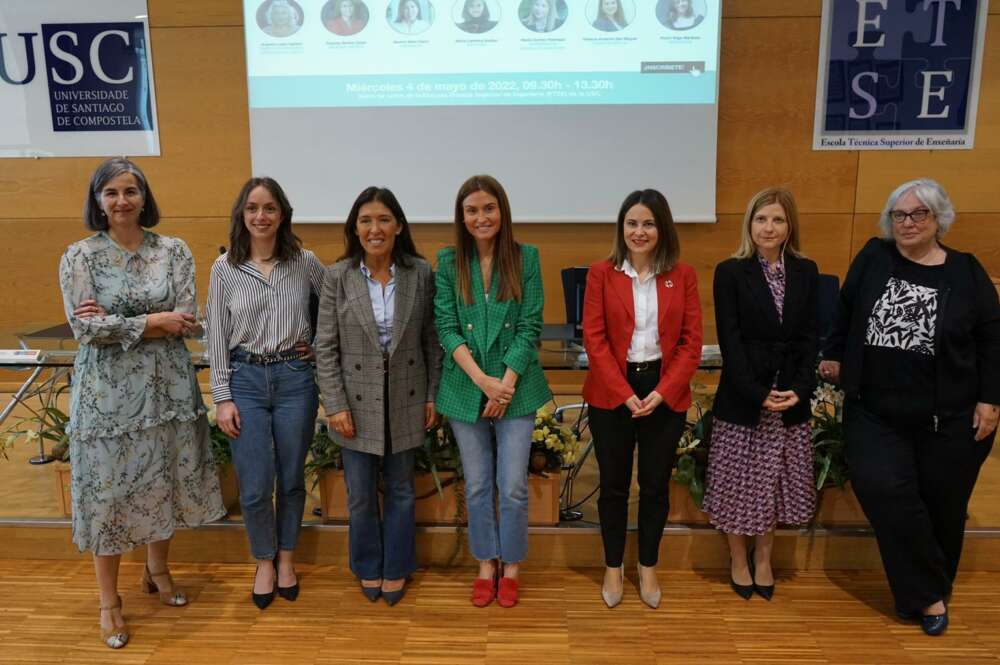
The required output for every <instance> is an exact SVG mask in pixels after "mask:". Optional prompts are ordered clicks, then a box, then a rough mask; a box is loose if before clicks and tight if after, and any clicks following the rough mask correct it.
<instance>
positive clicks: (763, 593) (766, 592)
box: [747, 547, 774, 600]
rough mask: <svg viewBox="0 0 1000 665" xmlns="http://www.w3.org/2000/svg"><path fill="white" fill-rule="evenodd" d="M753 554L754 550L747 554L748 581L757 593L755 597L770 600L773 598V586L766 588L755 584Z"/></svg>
mask: <svg viewBox="0 0 1000 665" xmlns="http://www.w3.org/2000/svg"><path fill="white" fill-rule="evenodd" d="M753 552H754V548H752V547H751V548H750V551H748V552H747V565H748V566H750V579H751V580H753V590H754V591H755V592H757V595H758V596H760V597H761V598H763V599H764V600H771V598H773V597H774V585H773V584H769V585H767V586H765V585H763V584H757V579H756V577H757V570H756V566H754V563H753Z"/></svg>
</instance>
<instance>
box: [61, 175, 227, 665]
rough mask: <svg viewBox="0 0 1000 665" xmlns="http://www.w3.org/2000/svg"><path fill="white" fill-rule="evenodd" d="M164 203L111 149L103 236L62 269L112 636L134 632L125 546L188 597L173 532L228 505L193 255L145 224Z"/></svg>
mask: <svg viewBox="0 0 1000 665" xmlns="http://www.w3.org/2000/svg"><path fill="white" fill-rule="evenodd" d="M158 221H159V210H158V209H157V206H156V201H155V200H154V198H153V194H152V192H151V191H150V190H149V187H148V185H147V184H146V178H145V176H144V175H143V174H142V171H141V170H139V167H138V166H136V165H135V164H133V163H132V162H130V161H128V160H126V159H110V160H108V161H106V162H104V163H103V164H101V165H100V166H99V167H98V168H97V170H96V171H95V172H94V175H93V176H92V177H91V181H90V186H89V188H88V190H87V200H86V204H85V206H84V222H85V224H86V226H87V228H88V229H91V230H94V231H97V233H96V234H94V235H92V236H90V237H89V238H86V239H84V240H81V241H79V242H76V243H73V244H72V245H70V246H69V248H68V249H67V250H66V253H65V254H64V255H63V257H62V261H61V262H60V265H59V283H60V286H61V287H62V295H63V304H64V306H65V309H66V317H67V319H68V320H69V324H70V327H71V328H72V330H73V335H74V336H75V337H76V339H77V340H78V341H79V343H80V348H79V351H78V352H77V356H76V364H75V367H74V378H73V393H72V402H71V405H70V431H69V434H70V460H71V463H72V466H73V471H72V488H73V541H74V542H75V543H76V544H77V546H78V547H79V548H80V550H81V551H83V550H90V551H92V552H93V554H94V568H95V571H96V576H97V584H98V587H99V589H100V595H101V636H102V641H103V642H104V643H105V644H106V645H107V646H109V647H111V648H113V649H118V648H121V647H123V646H125V644H126V643H127V642H128V638H129V632H128V626H127V624H126V623H125V620H124V618H123V615H122V604H121V598H120V596H119V595H118V590H117V587H118V565H119V562H120V561H121V555H122V553H123V552H127V551H129V550H132V549H134V548H136V547H138V546H140V545H146V546H147V557H146V559H147V564H146V568H145V570H144V571H143V576H142V580H141V587H142V588H143V590H145V591H146V592H148V593H154V592H157V593H159V598H160V601H161V602H163V603H164V604H166V605H173V606H179V605H185V604H187V598H186V596H185V595H184V593H183V592H182V591H180V590H179V589H178V588H177V587H175V586H174V583H173V580H172V579H171V577H170V572H169V570H168V568H167V552H168V549H169V547H170V538H171V536H172V535H173V533H174V530H175V529H176V528H178V527H192V526H197V525H199V524H203V523H205V522H210V521H212V520H215V519H218V518H220V517H222V516H223V515H224V514H225V509H224V508H223V506H222V498H221V495H220V493H219V481H218V476H217V474H216V471H215V465H214V463H213V460H212V455H211V449H210V445H209V438H208V423H207V420H206V418H205V407H204V404H203V403H202V399H201V393H200V391H199V388H198V382H197V380H196V378H195V371H194V367H193V366H192V364H191V356H190V354H189V353H188V351H187V348H186V347H185V345H184V339H183V338H184V336H185V335H187V334H189V333H191V332H192V330H193V328H194V325H195V318H194V312H195V307H196V305H195V302H196V301H195V283H194V260H193V259H192V257H191V252H190V250H189V249H188V248H187V245H185V244H184V242H183V241H181V240H179V239H177V238H168V237H165V236H160V235H157V234H155V233H151V232H149V231H147V230H146V228H149V227H151V226H154V225H155V224H156V223H157V222H158Z"/></svg>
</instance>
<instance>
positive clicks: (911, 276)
mask: <svg viewBox="0 0 1000 665" xmlns="http://www.w3.org/2000/svg"><path fill="white" fill-rule="evenodd" d="M893 251H894V252H895V250H893ZM942 270H943V266H925V265H921V264H918V263H914V262H912V261H908V260H907V259H906V258H904V257H903V256H902V255H900V254H899V253H898V252H896V253H895V267H894V269H893V271H892V276H891V277H890V278H889V280H888V282H886V285H885V289H884V290H883V291H882V295H881V296H879V297H878V299H877V300H876V301H875V305H874V306H873V307H872V311H871V314H870V315H869V317H868V325H867V326H866V328H865V361H864V369H863V372H862V374H863V375H862V380H861V384H862V386H861V399H862V401H863V402H864V404H865V407H866V408H867V409H868V410H869V411H870V412H872V413H874V414H877V415H879V416H881V417H883V418H887V419H889V420H892V421H894V422H920V421H923V420H926V419H927V418H929V417H930V416H931V414H933V413H934V411H935V408H936V405H935V392H934V386H935V376H936V373H937V369H936V364H935V360H936V359H935V348H934V345H935V339H936V335H937V327H938V312H939V309H940V299H941V291H940V279H941V271H942Z"/></svg>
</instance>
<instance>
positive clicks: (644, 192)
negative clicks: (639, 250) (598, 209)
mask: <svg viewBox="0 0 1000 665" xmlns="http://www.w3.org/2000/svg"><path fill="white" fill-rule="evenodd" d="M640 203H641V204H642V205H644V206H646V207H647V208H649V211H650V212H651V213H653V220H654V221H655V222H656V231H657V238H656V247H654V248H653V265H652V266H651V268H652V272H653V274H654V275H659V274H660V273H664V272H668V271H670V270H672V269H673V268H674V266H675V265H677V261H678V260H679V259H680V257H681V242H680V239H679V238H678V237H677V229H676V228H675V227H674V216H673V214H671V212H670V204H669V203H667V197H665V196H664V195H663V194H661V193H660V192H659V191H657V190H655V189H641V190H640V189H637V190H636V191H634V192H632V193H631V194H629V195H628V196H626V197H625V200H624V201H622V206H621V208H620V209H619V210H618V223H617V225H616V226H615V240H614V244H613V245H612V248H611V256H609V257H608V258H609V259H610V260H611V262H612V263H614V264H615V266H616V267H618V268H621V267H622V264H623V263H625V259H627V258H628V246H627V245H626V244H625V216H626V215H627V214H628V211H629V210H631V209H632V206H634V205H636V204H640Z"/></svg>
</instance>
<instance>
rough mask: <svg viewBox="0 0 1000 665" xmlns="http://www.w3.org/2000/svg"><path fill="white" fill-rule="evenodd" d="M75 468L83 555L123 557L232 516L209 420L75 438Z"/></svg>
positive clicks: (76, 538)
mask: <svg viewBox="0 0 1000 665" xmlns="http://www.w3.org/2000/svg"><path fill="white" fill-rule="evenodd" d="M70 463H71V464H72V477H73V485H72V487H73V542H74V543H76V545H77V547H79V548H80V551H81V552H82V551H83V550H91V551H92V552H93V553H94V554H97V555H112V554H122V553H124V552H127V551H129V550H132V549H135V548H136V547H139V546H140V545H145V544H147V543H151V542H156V541H159V540H165V539H167V538H170V537H171V536H172V535H173V533H174V530H175V529H177V528H180V527H193V526H198V525H200V524H204V523H206V522H211V521H214V520H217V519H219V518H221V517H223V516H224V515H225V514H226V510H225V508H224V507H223V505H222V496H221V494H220V492H219V476H218V472H217V471H216V468H215V463H214V461H213V459H212V451H211V447H210V444H209V438H208V421H207V420H206V418H205V416H204V415H202V416H199V417H198V418H197V419H195V420H192V421H181V420H171V421H168V422H165V423H162V424H160V425H155V426H153V427H150V428H147V429H143V430H139V431H136V432H126V433H124V434H121V435H118V436H115V437H93V438H78V437H71V439H70Z"/></svg>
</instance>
